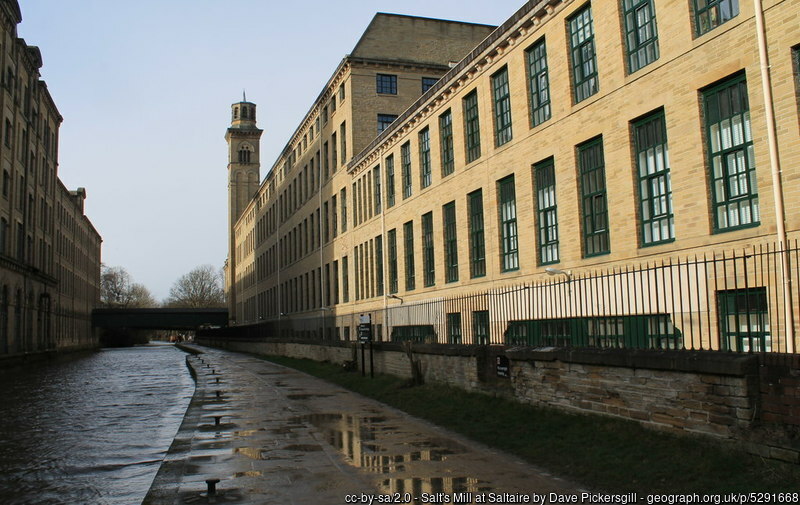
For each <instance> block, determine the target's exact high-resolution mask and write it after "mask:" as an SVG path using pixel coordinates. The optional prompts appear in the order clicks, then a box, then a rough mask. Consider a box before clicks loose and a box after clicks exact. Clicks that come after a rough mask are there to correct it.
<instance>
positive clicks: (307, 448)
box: [282, 444, 322, 452]
mask: <svg viewBox="0 0 800 505" xmlns="http://www.w3.org/2000/svg"><path fill="white" fill-rule="evenodd" d="M282 450H284V451H300V452H318V451H322V447H320V446H319V445H312V444H292V445H287V446H286V447H284V448H283V449H282Z"/></svg>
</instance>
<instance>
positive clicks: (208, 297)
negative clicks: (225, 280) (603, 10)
mask: <svg viewBox="0 0 800 505" xmlns="http://www.w3.org/2000/svg"><path fill="white" fill-rule="evenodd" d="M166 305H169V306H171V307H194V308H200V307H224V306H225V293H224V291H223V289H222V271H221V270H219V269H217V268H215V267H213V266H212V265H202V266H199V267H197V268H195V269H194V270H192V271H191V272H189V273H188V274H185V275H182V276H181V277H180V278H179V279H178V280H177V281H175V284H173V285H172V288H171V289H170V290H169V298H167V301H166Z"/></svg>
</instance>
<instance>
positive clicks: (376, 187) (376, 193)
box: [372, 165, 383, 215]
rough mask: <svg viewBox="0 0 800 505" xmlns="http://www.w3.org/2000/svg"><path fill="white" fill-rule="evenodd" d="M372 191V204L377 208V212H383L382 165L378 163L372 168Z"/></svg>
mask: <svg viewBox="0 0 800 505" xmlns="http://www.w3.org/2000/svg"><path fill="white" fill-rule="evenodd" d="M372 191H373V199H374V200H373V202H372V205H373V206H374V209H375V214H376V215H377V214H380V213H381V199H382V198H383V193H382V189H381V166H380V165H378V166H376V167H375V168H373V169H372Z"/></svg>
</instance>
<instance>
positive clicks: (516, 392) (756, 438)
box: [199, 338, 800, 463]
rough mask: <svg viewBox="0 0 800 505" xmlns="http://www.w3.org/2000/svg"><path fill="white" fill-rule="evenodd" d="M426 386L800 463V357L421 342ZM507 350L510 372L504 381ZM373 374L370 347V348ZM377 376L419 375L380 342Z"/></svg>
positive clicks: (330, 357)
mask: <svg viewBox="0 0 800 505" xmlns="http://www.w3.org/2000/svg"><path fill="white" fill-rule="evenodd" d="M199 343H201V344H204V345H211V346H215V347H221V348H225V349H229V350H233V351H244V352H251V353H256V354H266V355H281V356H288V357H293V358H306V359H312V360H315V361H328V362H331V363H337V364H343V363H345V362H346V361H356V362H357V363H358V366H359V367H360V366H361V365H360V363H361V352H360V349H359V346H358V344H355V343H352V342H349V343H348V342H330V343H326V344H325V345H317V344H314V343H312V342H308V341H297V340H288V339H274V340H269V341H254V340H243V339H240V340H237V339H232V338H225V339H216V340H215V339H212V338H204V339H201V340H200V341H199ZM412 349H413V356H414V360H415V361H416V362H417V363H418V367H419V369H420V372H421V375H422V377H423V379H424V380H425V381H426V382H429V383H439V384H446V385H449V386H453V387H458V388H462V389H465V390H467V391H473V392H483V393H489V394H494V395H502V396H506V397H509V398H513V399H516V400H518V401H520V402H522V403H528V404H531V405H537V406H543V407H550V408H557V409H562V410H567V411H572V412H583V413H592V414H599V415H606V416H612V417H618V418H622V419H630V420H634V421H638V422H639V423H641V424H642V425H644V426H647V427H650V428H654V429H659V430H665V431H670V432H674V433H684V434H696V435H702V436H710V437H714V438H716V439H723V440H731V441H736V442H737V443H739V445H742V446H743V447H744V448H746V449H747V450H748V451H750V452H752V453H755V454H759V455H761V456H764V457H769V458H773V459H780V460H784V461H789V462H794V463H798V462H800V362H799V361H800V360H799V359H798V357H790V356H770V355H763V356H762V355H755V354H735V353H720V352H714V351H701V352H689V351H637V350H628V349H614V350H598V349H572V350H570V349H555V348H552V349H544V350H543V349H529V348H513V349H506V348H502V347H494V346H492V347H486V346H450V345H440V344H414V345H413V348H412ZM499 356H505V357H506V358H508V360H509V363H510V377H509V378H503V377H499V376H498V374H497V373H496V371H497V369H496V365H495V363H496V359H497V358H498V357H499ZM365 361H366V370H367V371H369V366H370V365H369V363H370V358H369V351H367V352H366V353H365ZM372 361H373V363H374V366H375V372H376V373H386V374H391V375H395V376H398V377H403V378H411V376H412V374H411V362H410V360H409V358H408V355H407V353H406V351H405V349H404V348H403V347H402V346H401V345H399V344H395V343H388V342H381V343H376V344H375V346H374V348H373V358H372Z"/></svg>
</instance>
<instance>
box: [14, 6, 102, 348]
mask: <svg viewBox="0 0 800 505" xmlns="http://www.w3.org/2000/svg"><path fill="white" fill-rule="evenodd" d="M0 20H2V27H0V29H1V30H2V38H0V72H2V78H1V79H0V83H1V85H0V88H2V89H0V110H2V118H1V119H0V122H1V124H0V126H2V141H1V142H0V163H2V167H0V168H2V195H1V196H0V356H3V355H6V356H7V355H21V354H25V353H33V352H41V351H48V350H65V349H79V348H87V347H93V346H96V345H97V342H96V339H95V338H94V337H93V333H92V328H91V318H90V316H91V310H92V309H93V308H94V307H96V306H97V305H98V302H99V294H100V244H101V242H102V239H101V238H100V235H99V234H98V233H97V231H96V230H95V229H94V227H93V226H92V223H91V222H90V221H89V219H88V218H87V217H86V216H85V215H84V212H83V202H84V199H85V198H86V191H85V190H84V189H83V188H78V189H77V190H76V191H70V190H68V189H67V188H65V187H64V185H63V184H62V183H61V181H60V180H59V178H58V129H59V127H60V124H61V121H62V117H61V115H60V114H59V112H58V109H57V108H56V105H55V103H54V102H53V99H52V97H51V96H50V93H49V92H48V90H47V85H46V84H45V83H44V81H42V80H40V74H39V68H41V66H42V57H41V54H40V52H39V49H38V48H36V47H34V46H29V45H27V44H26V43H25V41H24V40H23V39H21V38H18V37H17V25H18V24H19V23H20V22H21V21H22V15H21V13H20V8H19V4H18V2H17V1H16V0H0Z"/></svg>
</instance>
